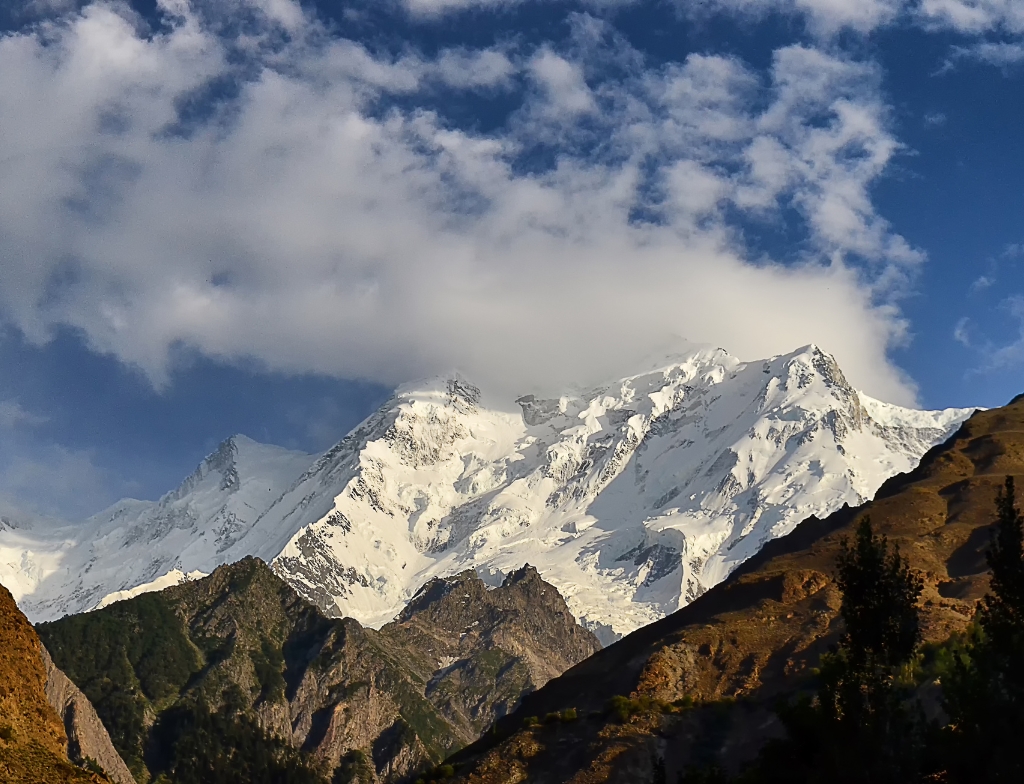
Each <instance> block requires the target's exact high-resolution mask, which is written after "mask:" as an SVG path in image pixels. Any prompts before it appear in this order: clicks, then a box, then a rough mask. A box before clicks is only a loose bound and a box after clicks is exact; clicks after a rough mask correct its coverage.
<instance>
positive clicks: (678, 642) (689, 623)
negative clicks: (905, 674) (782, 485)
mask: <svg viewBox="0 0 1024 784" xmlns="http://www.w3.org/2000/svg"><path fill="white" fill-rule="evenodd" d="M1007 475H1013V476H1017V477H1019V476H1021V475H1024V400H1021V399H1015V400H1014V401H1013V402H1011V403H1010V404H1009V405H1008V406H1006V407H1004V408H1001V409H996V410H992V411H987V412H979V413H976V414H974V416H972V417H971V419H970V420H969V421H968V422H966V423H965V424H964V425H963V426H962V427H961V428H960V430H959V431H958V432H957V433H956V434H955V436H954V437H953V438H951V439H950V440H949V441H948V442H947V443H946V444H944V445H942V446H939V447H936V448H934V449H932V450H931V451H930V452H929V453H928V454H927V455H926V456H925V457H924V459H923V461H922V463H921V465H920V466H919V467H918V468H917V469H915V470H914V471H912V472H910V473H909V474H904V475H899V476H897V477H894V478H893V479H891V480H889V481H888V482H886V484H885V485H883V487H882V488H881V489H880V490H879V492H878V493H877V495H876V497H875V500H874V501H872V502H870V503H867V504H864V505H862V506H860V507H857V508H852V509H851V508H844V509H842V510H840V511H839V512H836V513H834V514H832V515H830V516H828V517H827V518H825V519H822V520H819V519H816V518H810V519H809V520H807V521H805V522H804V523H802V524H801V525H800V526H798V527H797V529H796V530H795V531H794V532H793V533H791V534H789V535H788V536H786V537H784V538H782V539H778V540H776V541H773V542H770V543H769V544H767V545H766V546H765V547H764V549H763V550H762V551H761V553H759V554H758V555H757V556H755V557H754V558H752V559H751V560H750V561H748V562H747V563H746V564H745V565H744V566H743V567H741V568H740V569H739V570H737V571H736V572H735V573H734V574H733V575H732V576H731V577H730V578H729V579H728V580H727V581H726V582H724V583H722V584H721V585H719V586H718V587H716V588H714V589H713V590H711V591H709V592H708V593H707V594H705V595H704V596H702V597H700V598H699V599H698V600H696V601H695V602H693V603H692V604H691V605H689V606H687V607H685V608H683V609H682V610H680V611H678V612H677V613H675V614H673V615H671V616H669V617H667V618H665V619H663V620H661V621H659V622H657V623H654V624H651V625H650V626H647V627H645V628H643V629H640V630H638V631H636V632H634V633H633V634H631V635H629V636H627V637H625V638H624V639H622V640H621V641H619V642H618V643H616V644H615V645H612V646H610V647H608V648H606V649H605V650H603V651H600V652H599V653H597V654H596V655H595V656H593V657H591V658H590V659H588V660H586V661H585V662H583V663H581V664H579V665H577V666H576V667H574V668H573V669H571V670H569V671H568V672H566V673H565V674H564V675H562V676H561V677H559V678H557V679H555V680H553V681H551V682H550V683H549V684H548V685H547V686H546V687H545V688H543V689H541V690H539V691H538V692H536V693H535V694H532V695H530V696H528V697H527V698H525V699H524V701H523V705H522V706H521V707H520V709H519V710H518V711H517V712H516V713H514V714H512V715H510V716H509V717H506V718H505V719H503V720H501V721H499V724H498V727H497V729H496V731H495V732H493V733H488V735H487V736H485V737H484V738H483V739H482V740H481V741H479V742H477V743H476V744H474V745H473V746H471V747H469V748H467V749H465V750H463V751H462V752H461V753H460V754H457V755H455V756H454V757H453V758H452V759H451V760H450V762H451V763H454V764H455V765H456V767H457V770H458V776H457V777H456V779H455V780H457V781H460V782H474V784H499V782H500V784H512V783H513V782H523V781H529V782H531V784H548V783H549V782H552V783H553V782H572V784H589V783H590V782H623V783H624V782H630V783H631V784H632V783H634V782H645V781H654V780H656V779H655V776H656V773H655V770H654V768H655V765H656V761H657V760H659V759H662V760H664V762H665V766H666V771H665V773H666V775H667V776H668V779H667V780H668V781H673V780H675V776H676V775H677V773H678V772H679V771H681V770H683V769H684V768H685V767H687V766H689V765H691V764H701V765H706V764H716V765H720V766H722V767H723V768H725V769H726V770H733V771H735V770H736V769H737V768H738V766H740V765H741V764H742V763H743V762H744V761H746V760H749V759H750V758H752V757H753V756H754V755H755V754H756V753H757V750H758V749H759V748H760V747H761V745H763V743H764V742H765V741H766V740H767V739H768V738H770V737H773V736H775V735H777V734H778V733H779V732H780V726H779V724H778V721H777V719H776V717H775V713H774V711H773V707H774V706H775V704H777V701H778V699H779V698H780V697H783V696H791V695H793V694H794V693H795V692H797V691H799V690H800V689H802V688H807V687H808V686H809V684H810V683H811V682H812V680H813V676H812V670H813V668H815V667H816V666H817V664H818V662H819V659H820V656H821V654H822V653H823V652H825V651H826V650H827V649H828V646H829V645H830V644H832V643H834V642H835V641H836V640H837V639H838V636H839V634H840V631H841V629H840V626H841V624H840V621H839V620H838V611H839V606H840V594H839V591H838V590H837V588H836V586H835V584H834V581H833V573H834V568H835V558H836V555H837V553H838V551H839V543H840V540H841V539H842V538H843V537H850V536H851V535H852V533H853V530H854V528H855V526H856V524H857V523H858V522H859V521H860V520H861V519H862V518H863V517H864V516H866V515H870V517H871V520H872V523H873V525H874V527H875V530H876V531H878V532H879V533H881V534H884V535H886V536H887V537H888V538H889V541H890V542H891V543H894V544H897V545H898V546H899V547H900V550H901V552H902V553H903V554H904V555H905V556H906V557H907V559H908V560H909V562H910V564H911V566H912V567H913V568H914V569H916V570H919V571H920V573H921V574H922V576H923V578H924V592H923V594H922V598H921V605H922V616H921V619H922V626H923V635H924V640H925V642H926V643H929V642H931V643H938V642H942V641H944V640H947V639H948V638H949V637H950V635H951V634H953V633H956V632H958V631H962V630H964V629H965V628H966V627H967V625H968V624H969V623H970V621H971V619H972V617H973V614H974V609H975V604H976V602H977V600H978V599H979V598H980V597H981V596H982V595H984V593H985V591H986V589H987V587H988V580H989V574H988V567H987V564H986V560H985V551H986V548H987V546H988V544H989V539H990V531H991V528H992V524H993V523H994V515H993V512H992V509H993V500H994V498H995V495H996V491H997V488H998V487H999V486H1000V485H1001V484H1002V482H1003V479H1004V477H1005V476H1007ZM691 704H692V707H691ZM570 707H571V708H575V709H576V711H577V713H578V715H579V716H580V718H579V719H578V720H576V721H573V722H565V721H553V722H552V723H550V724H544V723H541V724H540V725H538V726H529V725H531V724H533V722H534V720H533V719H532V718H530V717H541V718H543V717H545V716H549V715H550V716H552V717H553V716H554V715H555V713H556V712H561V711H564V710H565V709H566V708H570ZM657 775H658V776H660V775H661V774H660V773H658V774H657Z"/></svg>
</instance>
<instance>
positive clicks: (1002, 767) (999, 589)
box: [938, 477, 1024, 782]
mask: <svg viewBox="0 0 1024 784" xmlns="http://www.w3.org/2000/svg"><path fill="white" fill-rule="evenodd" d="M1015 501H1016V499H1015V491H1014V483H1013V477H1006V482H1005V484H1004V486H1003V488H1002V489H1001V491H1000V493H999V495H998V497H997V498H996V518H997V519H996V529H995V532H994V535H993V538H992V546H991V548H990V549H989V552H988V565H989V567H990V568H991V569H992V583H991V592H990V593H989V594H988V595H987V596H986V597H985V599H984V600H983V601H982V603H981V607H980V609H979V611H978V616H977V624H976V629H975V630H974V633H973V634H972V635H970V636H969V637H968V638H967V639H966V640H965V644H964V645H963V647H962V650H961V651H959V655H958V656H956V657H954V659H953V662H952V665H953V666H952V667H951V668H950V673H949V675H948V677H947V678H946V679H945V680H944V681H943V686H944V688H943V691H944V694H945V699H946V704H945V707H946V711H947V712H948V714H949V718H950V723H949V726H948V727H946V728H945V731H944V732H943V733H942V743H941V746H940V748H941V753H940V754H939V755H938V756H939V758H940V760H941V761H942V762H943V763H944V765H943V767H944V768H945V769H946V773H947V778H948V780H949V781H951V782H986V781H999V782H1002V781H1024V757H1022V756H1021V754H1020V749H1019V748H1018V744H1019V743H1020V739H1021V737H1022V734H1021V733H1022V731H1024V667H1022V663H1024V520H1022V517H1021V513H1020V510H1019V509H1018V508H1017V506H1016V503H1015Z"/></svg>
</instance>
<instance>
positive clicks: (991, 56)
mask: <svg viewBox="0 0 1024 784" xmlns="http://www.w3.org/2000/svg"><path fill="white" fill-rule="evenodd" d="M961 60H973V61H975V62H979V63H985V64H987V65H994V66H995V67H996V68H1010V67H1011V66H1014V65H1019V64H1020V63H1024V43H1020V42H1013V43H1011V42H1009V41H999V42H992V41H982V42H980V43H975V44H971V45H970V46H955V47H953V50H952V52H951V53H950V56H949V58H948V59H947V60H946V63H945V64H944V66H943V70H944V71H947V70H952V69H954V68H956V65H957V62H958V61H961Z"/></svg>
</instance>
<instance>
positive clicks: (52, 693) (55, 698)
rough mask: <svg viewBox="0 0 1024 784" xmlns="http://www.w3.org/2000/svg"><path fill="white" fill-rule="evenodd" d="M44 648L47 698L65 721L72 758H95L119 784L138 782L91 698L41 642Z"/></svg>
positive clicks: (41, 648) (68, 753) (70, 756)
mask: <svg viewBox="0 0 1024 784" xmlns="http://www.w3.org/2000/svg"><path fill="white" fill-rule="evenodd" d="M40 650H41V651H42V656H43V667H44V668H45V669H46V700H47V702H49V703H50V707H51V708H53V709H54V710H55V711H57V715H58V716H60V719H61V722H62V723H63V724H64V731H65V732H66V733H67V738H68V744H67V755H68V759H70V760H71V761H72V762H75V763H77V764H80V765H81V764H87V760H92V761H93V762H94V763H96V764H97V765H98V766H99V767H100V768H102V769H103V771H104V772H105V773H106V774H107V776H108V777H109V778H110V780H111V781H114V782H116V784H135V779H134V778H132V774H131V771H129V770H128V766H127V765H125V764H124V760H122V759H121V755H120V754H118V753H117V751H116V750H115V749H114V744H113V743H111V741H110V735H109V734H107V730H106V727H104V726H103V722H102V721H100V717H99V716H97V715H96V709H95V708H93V706H92V703H91V702H89V698H88V697H86V696H85V695H84V694H83V693H82V691H81V689H79V688H78V687H77V686H75V684H73V683H72V682H71V680H70V679H69V678H68V676H67V675H65V674H64V673H63V672H61V671H60V670H59V669H57V667H56V665H54V663H53V659H51V658H50V654H49V653H48V652H47V651H46V648H44V647H42V646H40Z"/></svg>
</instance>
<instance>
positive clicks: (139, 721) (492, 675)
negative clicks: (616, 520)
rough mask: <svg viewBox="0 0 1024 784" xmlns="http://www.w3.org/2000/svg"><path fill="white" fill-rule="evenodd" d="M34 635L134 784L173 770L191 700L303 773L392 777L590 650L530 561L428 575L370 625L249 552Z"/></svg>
mask: <svg viewBox="0 0 1024 784" xmlns="http://www.w3.org/2000/svg"><path fill="white" fill-rule="evenodd" d="M39 633H40V635H41V636H42V638H43V639H44V640H45V641H46V644H47V647H48V649H49V650H50V651H51V652H52V654H53V657H54V660H55V661H56V662H57V663H58V664H59V665H60V666H61V668H62V669H64V670H65V671H66V672H67V674H68V676H69V677H70V678H71V679H72V680H73V681H74V682H75V683H76V685H77V686H78V687H79V688H81V689H82V691H83V692H84V693H85V694H86V695H88V696H89V698H90V699H91V700H92V701H93V703H94V705H95V706H96V710H97V712H98V713H99V716H100V718H102V719H103V721H104V723H105V724H106V725H107V727H108V728H109V729H110V733H111V736H112V738H113V741H114V744H115V746H116V748H117V750H118V752H119V753H120V754H121V755H122V756H123V757H124V759H125V760H126V761H127V762H128V764H129V766H130V768H131V771H132V773H133V774H134V775H135V778H136V780H138V781H141V782H146V781H151V780H153V779H154V778H155V777H158V776H159V775H160V774H161V773H166V772H168V771H170V770H173V769H174V766H175V765H176V764H178V762H180V761H179V760H177V759H176V757H175V756H174V755H175V753H176V752H174V751H173V749H175V748H177V746H176V744H177V742H178V739H180V737H182V735H181V733H182V732H185V731H187V727H188V726H190V724H189V723H190V722H193V721H197V719H194V718H190V717H195V716H196V715H197V712H202V711H207V710H215V711H217V712H218V713H221V714H225V713H227V712H231V711H236V712H239V715H240V716H241V717H242V719H243V720H244V721H241V722H239V724H238V726H240V727H242V729H244V730H245V732H246V733H247V734H245V735H244V736H243V737H242V741H244V743H245V744H246V748H258V749H269V751H267V753H268V754H271V755H272V756H273V755H277V757H281V758H284V757H283V756H282V755H285V756H287V755H292V756H291V757H288V758H289V759H292V760H293V762H294V763H295V764H297V765H300V766H308V768H309V769H310V770H313V771H319V772H320V773H319V774H318V775H323V776H326V777H328V778H329V777H330V776H331V775H332V774H333V773H336V772H338V771H345V770H350V769H353V768H357V769H359V770H362V771H363V772H364V773H365V777H364V778H365V779H366V781H373V782H377V781H380V782H395V781H400V780H404V779H405V778H407V777H408V776H409V775H411V774H412V773H414V772H416V771H417V770H420V769H422V768H424V767H425V766H426V767H429V766H431V765H433V764H436V763H438V762H440V761H441V760H442V759H443V758H444V757H445V756H446V755H448V754H450V753H451V752H453V751H455V750H457V749H458V748H461V747H462V746H464V745H466V744H467V743H470V742H472V741H473V740H475V739H476V738H477V737H479V735H480V733H481V732H482V731H483V730H484V729H485V728H486V727H487V726H488V725H489V724H490V723H491V722H492V721H493V720H494V719H496V718H498V717H500V716H503V715H505V714H506V713H508V712H509V711H511V710H513V709H514V708H515V707H516V706H517V705H518V703H519V701H520V699H521V698H522V696H523V695H524V694H526V693H529V692H530V691H533V690H535V689H536V688H538V687H540V686H542V685H543V684H544V683H545V682H546V681H547V680H548V679H549V678H550V677H553V676H554V675H556V674H558V673H560V672H561V671H563V670H564V669H566V668H567V667H569V666H572V665H573V664H576V663H578V662H579V661H582V660H583V659H584V658H586V657H587V656H589V655H590V654H592V653H593V652H594V651H595V650H597V649H598V647H599V645H598V643H597V641H596V639H595V638H594V637H593V635H591V634H590V633H589V632H587V631H586V630H584V629H583V628H581V627H580V626H579V625H578V624H576V622H575V619H574V618H573V617H572V615H571V614H570V613H569V611H568V609H567V608H566V606H565V602H564V601H563V600H562V599H561V598H560V597H559V596H558V593H557V591H556V590H555V589H554V588H553V587H552V586H550V585H548V584H547V583H545V582H544V581H542V580H541V579H540V577H539V576H538V575H537V573H536V571H535V570H533V569H529V568H524V569H523V570H520V571H519V572H517V573H515V574H512V575H509V577H508V578H507V579H506V580H505V583H504V585H503V586H502V587H499V588H494V589H488V588H487V587H486V586H485V585H484V584H483V583H482V581H481V580H480V579H479V578H478V577H477V576H476V574H475V573H472V572H468V573H464V574H461V575H457V576H454V577H451V578H447V579H443V580H442V579H438V580H435V581H433V582H431V583H430V584H428V585H426V586H425V587H424V588H423V590H422V591H421V592H420V593H419V594H418V595H417V597H416V599H415V600H414V602H413V603H412V604H411V605H410V607H409V608H408V609H407V610H406V612H404V613H403V615H402V617H401V618H400V619H398V620H397V621H395V622H394V623H392V624H389V625H386V626H385V627H383V628H382V629H381V630H379V631H375V630H373V629H367V628H364V627H362V626H361V625H360V624H359V623H358V622H356V621H355V620H353V619H350V618H349V619H329V618H326V617H325V616H324V615H323V614H322V613H320V612H319V610H317V609H316V608H315V607H314V606H312V605H310V604H309V603H307V602H306V601H305V600H303V599H302V598H301V597H300V596H298V595H297V594H296V593H295V592H294V591H293V590H292V589H291V588H290V587H288V585H287V584H285V583H284V582H283V581H281V580H280V579H279V578H278V577H276V576H275V575H274V574H273V572H272V571H271V570H270V569H269V568H268V567H267V566H266V564H264V563H263V562H262V561H259V560H258V559H254V558H248V559H245V560H243V561H241V562H239V563H237V564H234V565H230V566H224V567H220V568H218V569H217V570H215V571H214V573H213V574H212V575H210V576H209V577H206V578H203V579H200V580H195V581H190V582H186V583H183V584H181V585H179V586H176V587H172V588H169V589H166V590H164V591H161V592H157V593H147V594H144V595H141V596H138V597H135V598H131V599H127V600H124V601H121V602H117V603H115V604H113V605H111V606H109V607H106V608H103V609H100V610H96V611H93V612H90V613H86V614H84V615H79V616H70V617H67V618H64V619H62V620H60V621H56V622H52V623H45V624H41V625H40V626H39ZM183 717H185V718H183ZM201 718H202V716H199V719H201ZM250 720H251V722H250V723H249V724H246V723H245V722H249V721H250ZM250 725H251V726H250ZM253 727H258V731H256V730H253ZM182 728H186V729H182ZM230 732H231V733H232V737H236V736H239V735H240V732H241V731H240V730H239V729H238V728H237V727H231V728H230ZM242 741H239V742H242ZM295 755H297V756H295ZM277 757H275V758H277ZM305 769H306V767H303V770H305ZM339 775H340V774H339Z"/></svg>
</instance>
